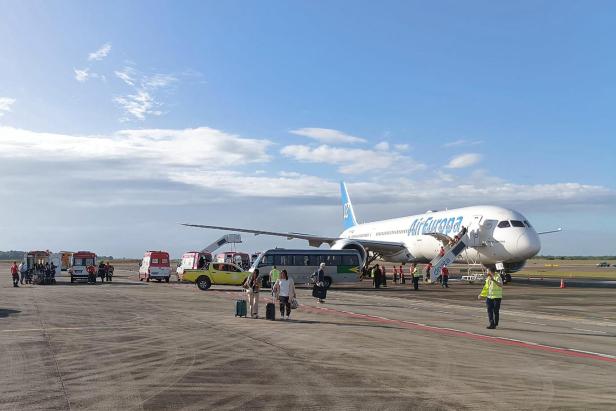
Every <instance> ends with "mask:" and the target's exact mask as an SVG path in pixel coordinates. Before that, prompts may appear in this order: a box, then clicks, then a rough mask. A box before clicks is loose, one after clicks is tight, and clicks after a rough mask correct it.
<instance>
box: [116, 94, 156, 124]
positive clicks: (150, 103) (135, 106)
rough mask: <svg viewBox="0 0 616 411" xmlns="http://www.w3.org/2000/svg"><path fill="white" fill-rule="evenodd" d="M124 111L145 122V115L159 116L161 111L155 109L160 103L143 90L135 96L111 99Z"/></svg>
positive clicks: (129, 95)
mask: <svg viewBox="0 0 616 411" xmlns="http://www.w3.org/2000/svg"><path fill="white" fill-rule="evenodd" d="M113 101H115V102H116V103H118V104H119V105H120V107H122V108H123V109H124V111H125V112H126V113H128V114H130V115H132V116H133V117H135V118H137V119H139V120H145V116H146V115H153V116H160V115H161V114H162V111H161V110H157V109H155V107H159V106H160V103H158V102H156V101H155V100H154V98H152V96H151V95H150V93H148V92H147V91H145V90H138V91H137V93H136V94H128V95H126V96H119V97H116V98H114V99H113Z"/></svg>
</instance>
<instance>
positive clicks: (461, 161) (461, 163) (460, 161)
mask: <svg viewBox="0 0 616 411" xmlns="http://www.w3.org/2000/svg"><path fill="white" fill-rule="evenodd" d="M480 160H481V155H480V154H476V153H466V154H460V155H459V156H456V157H454V158H452V159H451V161H450V162H449V164H447V166H446V167H447V168H465V167H470V166H472V165H475V164H477V163H478V162H479V161H480Z"/></svg>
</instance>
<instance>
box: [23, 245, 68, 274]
mask: <svg viewBox="0 0 616 411" xmlns="http://www.w3.org/2000/svg"><path fill="white" fill-rule="evenodd" d="M22 262H23V264H24V265H25V266H26V269H27V270H32V271H34V270H35V269H36V266H37V265H38V266H45V264H47V263H49V264H52V263H53V265H54V266H55V267H56V275H60V271H61V270H60V254H59V253H52V252H51V251H49V250H46V251H40V250H39V251H28V252H27V253H25V254H24V258H23V261H22Z"/></svg>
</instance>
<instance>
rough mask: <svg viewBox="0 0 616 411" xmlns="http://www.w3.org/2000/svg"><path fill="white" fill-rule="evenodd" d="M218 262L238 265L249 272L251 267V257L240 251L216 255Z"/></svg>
mask: <svg viewBox="0 0 616 411" xmlns="http://www.w3.org/2000/svg"><path fill="white" fill-rule="evenodd" d="M216 262H218V263H233V264H237V265H239V266H240V267H242V268H243V269H244V270H247V269H248V268H249V267H250V255H248V254H246V253H240V252H239V251H227V252H226V253H219V254H216Z"/></svg>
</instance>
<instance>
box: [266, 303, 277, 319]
mask: <svg viewBox="0 0 616 411" xmlns="http://www.w3.org/2000/svg"><path fill="white" fill-rule="evenodd" d="M265 319H266V320H271V321H274V320H275V319H276V305H275V304H274V303H267V305H266V306H265Z"/></svg>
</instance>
